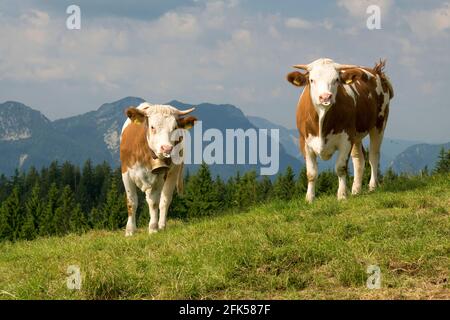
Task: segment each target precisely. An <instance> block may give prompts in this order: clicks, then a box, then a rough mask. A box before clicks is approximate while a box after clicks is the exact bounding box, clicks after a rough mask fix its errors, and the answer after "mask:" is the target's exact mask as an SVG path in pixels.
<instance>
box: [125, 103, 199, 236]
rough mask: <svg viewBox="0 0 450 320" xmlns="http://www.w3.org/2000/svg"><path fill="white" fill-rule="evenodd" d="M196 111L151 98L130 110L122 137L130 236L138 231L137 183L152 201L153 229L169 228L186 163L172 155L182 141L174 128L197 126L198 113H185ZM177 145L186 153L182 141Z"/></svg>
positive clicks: (180, 152)
mask: <svg viewBox="0 0 450 320" xmlns="http://www.w3.org/2000/svg"><path fill="white" fill-rule="evenodd" d="M192 111H194V108H192V109H189V110H185V111H180V110H178V109H176V108H174V107H172V106H169V105H151V104H149V103H147V102H144V103H142V104H140V105H139V106H138V107H137V108H135V107H129V108H128V109H127V110H126V115H127V116H128V118H129V119H127V121H126V122H125V124H124V125H123V128H122V133H121V138H120V161H121V168H122V180H123V184H124V185H125V191H126V196H127V208H128V222H127V226H126V229H125V235H126V236H131V235H133V233H134V232H135V231H136V209H137V206H138V196H137V193H136V187H138V188H139V189H141V190H142V192H144V193H145V197H146V200H147V203H148V207H149V212H150V223H149V226H148V231H149V233H154V232H157V231H158V230H162V229H164V228H165V226H166V216H167V210H168V208H169V205H170V202H171V201H172V194H173V191H174V189H175V186H176V187H177V190H178V192H182V184H183V163H182V161H177V163H175V162H174V161H172V159H171V153H172V150H173V149H174V147H175V145H176V144H178V143H182V141H181V139H178V138H176V137H175V136H176V134H174V131H175V130H176V129H185V128H189V127H192V126H193V124H194V122H195V121H197V119H196V118H195V117H192V116H187V117H183V116H184V115H186V114H188V113H190V112H192ZM175 140H176V141H175ZM177 149H178V150H177V151H179V153H178V154H179V155H182V145H180V146H178V148H177ZM158 208H159V220H158Z"/></svg>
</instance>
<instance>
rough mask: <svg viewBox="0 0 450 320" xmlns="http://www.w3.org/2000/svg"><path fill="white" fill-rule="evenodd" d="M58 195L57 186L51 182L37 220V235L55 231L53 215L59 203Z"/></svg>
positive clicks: (47, 234)
mask: <svg viewBox="0 0 450 320" xmlns="http://www.w3.org/2000/svg"><path fill="white" fill-rule="evenodd" d="M58 197H59V190H58V187H57V186H56V183H52V184H51V186H50V189H49V191H48V195H47V199H46V202H45V207H44V209H43V212H42V215H41V218H40V221H39V235H42V236H51V235H54V234H55V233H56V226H55V220H54V217H55V212H56V209H57V208H58V204H59V203H58Z"/></svg>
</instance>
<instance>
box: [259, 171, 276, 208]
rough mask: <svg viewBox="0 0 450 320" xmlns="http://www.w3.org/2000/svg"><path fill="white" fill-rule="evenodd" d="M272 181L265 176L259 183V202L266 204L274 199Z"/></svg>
mask: <svg viewBox="0 0 450 320" xmlns="http://www.w3.org/2000/svg"><path fill="white" fill-rule="evenodd" d="M272 189H273V186H272V181H271V180H270V178H269V177H268V176H264V177H263V178H262V180H261V181H260V182H259V183H258V202H260V203H261V202H265V201H267V200H269V199H270V198H271V197H272Z"/></svg>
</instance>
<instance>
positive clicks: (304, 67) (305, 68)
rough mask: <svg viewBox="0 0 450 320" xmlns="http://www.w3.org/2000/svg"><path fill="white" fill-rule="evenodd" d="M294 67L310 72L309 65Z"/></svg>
mask: <svg viewBox="0 0 450 320" xmlns="http://www.w3.org/2000/svg"><path fill="white" fill-rule="evenodd" d="M292 67H294V68H296V69H302V70H306V71H309V69H308V65H307V64H296V65H295V66H292Z"/></svg>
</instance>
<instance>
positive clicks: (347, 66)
mask: <svg viewBox="0 0 450 320" xmlns="http://www.w3.org/2000/svg"><path fill="white" fill-rule="evenodd" d="M335 65H336V69H337V70H342V69H353V68H361V67H360V66H357V65H354V64H339V63H336V64H335Z"/></svg>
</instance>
